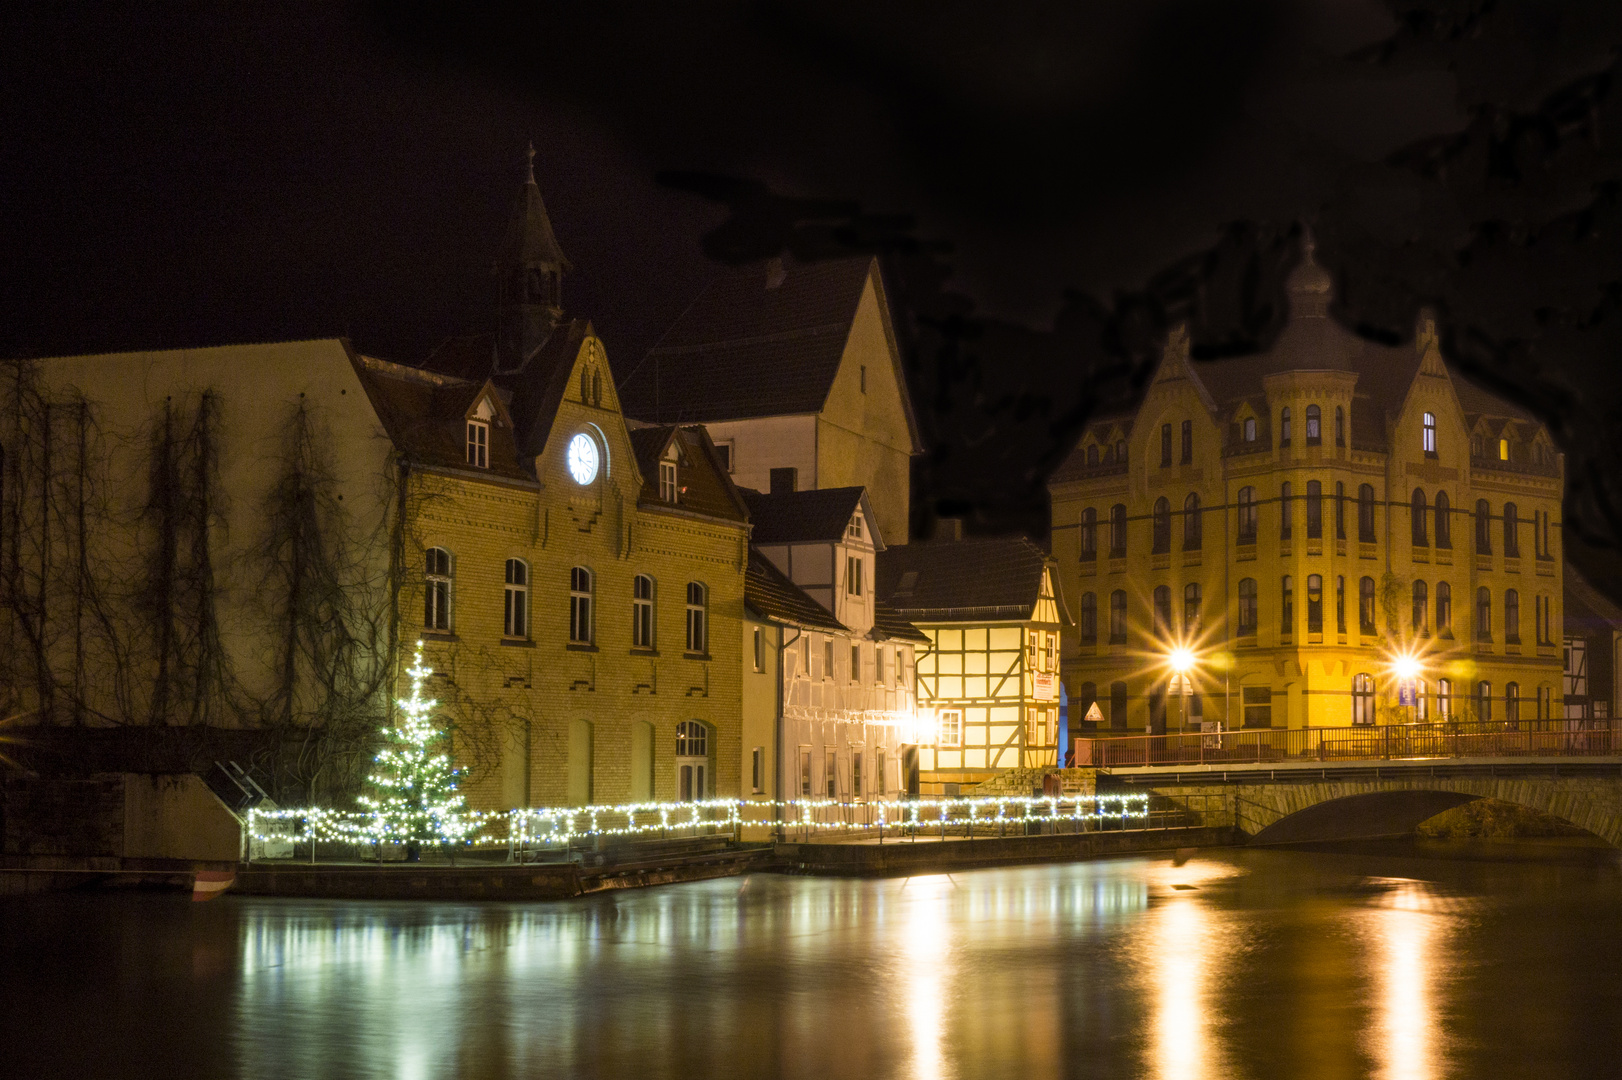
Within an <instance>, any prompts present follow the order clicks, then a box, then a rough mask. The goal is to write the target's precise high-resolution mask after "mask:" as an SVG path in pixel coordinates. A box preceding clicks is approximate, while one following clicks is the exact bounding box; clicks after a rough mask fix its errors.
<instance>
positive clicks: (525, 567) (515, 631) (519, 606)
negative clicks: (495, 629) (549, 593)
mask: <svg viewBox="0 0 1622 1080" xmlns="http://www.w3.org/2000/svg"><path fill="white" fill-rule="evenodd" d="M506 578H507V581H506V584H505V586H504V587H503V588H502V617H501V633H502V636H503V637H508V638H519V639H523V638H528V637H529V564H528V563H526V562H525V561H524V560H523V559H508V560H507V566H506ZM515 578H516V580H514V579H515Z"/></svg>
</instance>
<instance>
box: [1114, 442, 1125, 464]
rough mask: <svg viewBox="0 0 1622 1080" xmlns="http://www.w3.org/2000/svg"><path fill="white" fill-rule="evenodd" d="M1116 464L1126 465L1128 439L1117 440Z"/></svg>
mask: <svg viewBox="0 0 1622 1080" xmlns="http://www.w3.org/2000/svg"><path fill="white" fill-rule="evenodd" d="M1115 464H1117V465H1125V464H1126V440H1125V439H1116V440H1115Z"/></svg>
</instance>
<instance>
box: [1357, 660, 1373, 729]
mask: <svg viewBox="0 0 1622 1080" xmlns="http://www.w3.org/2000/svg"><path fill="white" fill-rule="evenodd" d="M1352 723H1354V724H1372V723H1374V676H1373V675H1370V674H1368V673H1367V672H1359V673H1358V674H1356V675H1353V676H1352Z"/></svg>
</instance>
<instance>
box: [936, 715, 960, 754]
mask: <svg viewBox="0 0 1622 1080" xmlns="http://www.w3.org/2000/svg"><path fill="white" fill-rule="evenodd" d="M939 723H940V737H939V745H941V746H962V745H963V714H962V713H961V712H959V711H958V710H957V709H942V710H941V714H940V722H939Z"/></svg>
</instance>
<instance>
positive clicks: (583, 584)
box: [569, 566, 591, 645]
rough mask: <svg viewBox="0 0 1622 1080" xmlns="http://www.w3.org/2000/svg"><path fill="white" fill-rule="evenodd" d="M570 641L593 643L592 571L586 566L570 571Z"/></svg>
mask: <svg viewBox="0 0 1622 1080" xmlns="http://www.w3.org/2000/svg"><path fill="white" fill-rule="evenodd" d="M569 640H570V641H573V642H575V643H576V644H581V645H584V644H588V643H589V642H590V641H591V571H590V570H587V569H586V568H585V567H584V566H576V567H574V568H572V569H571V570H570V571H569Z"/></svg>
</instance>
